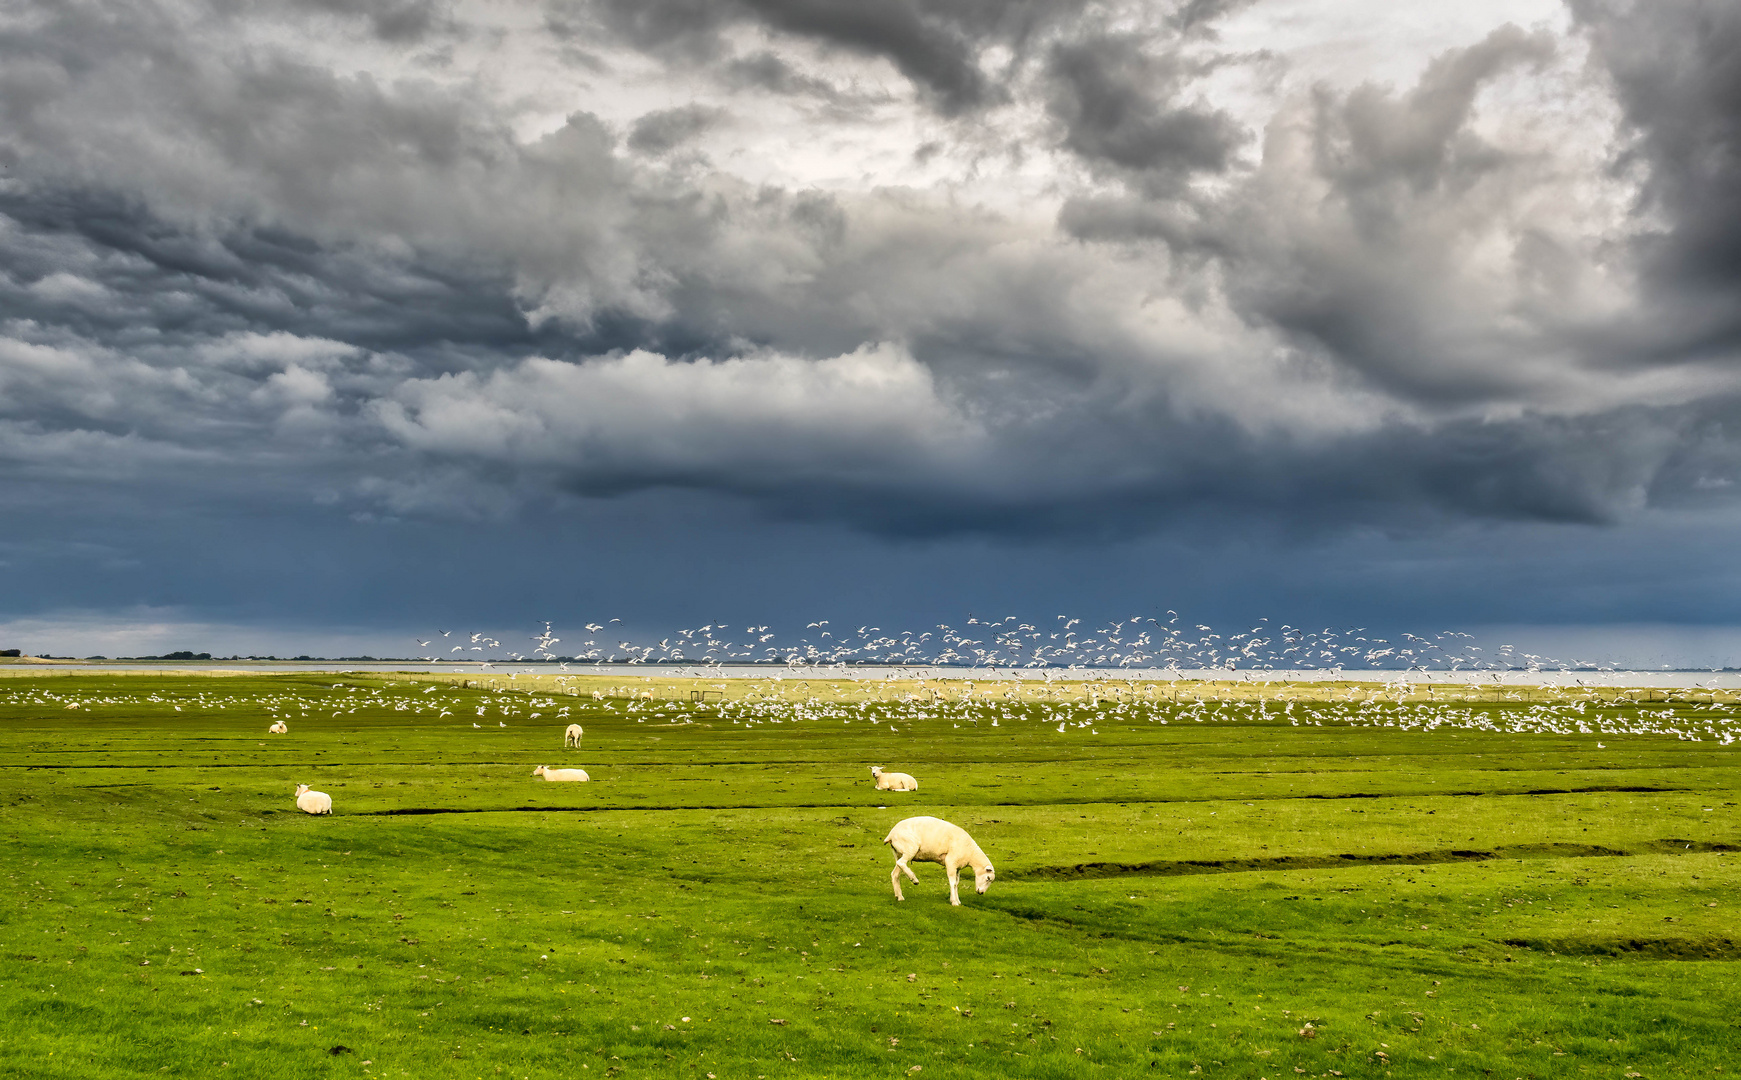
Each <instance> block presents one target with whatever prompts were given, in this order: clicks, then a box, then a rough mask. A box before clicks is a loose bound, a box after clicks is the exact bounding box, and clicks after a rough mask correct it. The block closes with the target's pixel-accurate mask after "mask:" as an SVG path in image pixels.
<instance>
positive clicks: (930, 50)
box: [556, 0, 1083, 114]
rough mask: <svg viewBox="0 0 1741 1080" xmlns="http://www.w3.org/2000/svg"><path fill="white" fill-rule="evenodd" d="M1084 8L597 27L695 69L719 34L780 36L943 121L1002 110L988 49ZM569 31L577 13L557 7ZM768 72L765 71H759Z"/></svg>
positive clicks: (784, 3)
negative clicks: (896, 84)
mask: <svg viewBox="0 0 1741 1080" xmlns="http://www.w3.org/2000/svg"><path fill="white" fill-rule="evenodd" d="M1082 6H1083V5H1082V4H1081V3H1079V2H1078V0H1025V2H1018V3H993V2H986V0H950V2H946V3H930V4H920V3H916V2H914V0H600V2H599V4H598V6H597V8H596V10H597V12H598V18H599V21H600V22H601V23H602V24H603V25H604V26H605V27H606V28H608V30H609V31H611V32H612V33H614V34H616V35H619V36H620V37H621V38H622V39H623V40H626V41H628V42H630V43H632V44H633V45H635V46H636V47H638V48H641V49H646V50H649V51H653V52H663V53H668V54H671V55H675V56H679V57H683V58H687V59H690V60H694V59H712V58H714V57H716V56H718V55H719V54H720V53H721V52H722V51H723V48H724V46H723V44H722V42H721V38H720V34H721V32H722V31H723V30H725V29H726V28H728V27H730V26H732V25H736V24H741V23H751V24H755V25H759V26H762V27H765V28H767V29H769V30H772V31H775V32H777V33H780V34H785V35H791V36H792V37H794V38H799V39H803V40H808V41H812V42H816V43H818V44H821V45H824V46H827V47H830V48H835V49H841V50H846V51H849V52H853V53H857V54H860V55H865V56H874V57H880V58H882V59H884V60H887V61H888V62H889V63H891V64H892V65H894V67H895V69H896V70H897V71H899V72H900V73H901V74H902V75H905V76H906V77H907V78H908V79H910V80H911V81H912V82H913V84H914V85H915V86H916V87H917V88H919V89H920V90H921V91H922V92H923V93H924V94H925V96H926V97H927V98H928V99H929V100H930V101H931V102H933V103H934V104H935V105H936V106H937V107H938V108H939V109H941V110H942V111H943V112H945V113H951V114H954V113H961V112H964V111H967V110H971V109H975V108H979V107H982V106H984V105H987V104H989V103H992V102H994V101H999V100H1002V99H1003V97H1004V90H1003V88H1002V87H1001V86H1000V85H999V84H998V83H997V82H996V81H995V80H994V79H993V78H992V77H991V76H989V75H988V74H987V73H986V72H985V71H984V70H982V68H981V65H980V59H979V58H980V53H981V52H982V51H983V50H984V49H985V48H986V47H987V46H989V45H992V44H998V43H1002V44H1010V45H1015V46H1020V45H1022V44H1023V43H1025V42H1026V41H1027V40H1028V38H1029V37H1030V36H1031V35H1033V34H1034V33H1035V32H1036V31H1037V30H1038V29H1040V28H1042V27H1044V26H1047V25H1050V24H1053V23H1055V22H1056V21H1058V20H1059V19H1061V18H1064V17H1066V16H1067V15H1068V14H1069V13H1071V12H1073V11H1075V10H1078V9H1079V8H1081V7H1082ZM556 10H557V11H559V12H561V15H560V16H559V19H560V20H561V21H564V22H572V21H573V20H574V18H575V17H576V13H577V12H579V11H583V10H585V7H584V5H581V4H576V3H564V4H560V5H558V6H557V7H556ZM761 64H762V66H763V68H764V69H765V68H767V67H768V64H767V61H766V60H765V59H764V60H762V61H761Z"/></svg>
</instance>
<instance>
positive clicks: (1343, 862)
mask: <svg viewBox="0 0 1741 1080" xmlns="http://www.w3.org/2000/svg"><path fill="white" fill-rule="evenodd" d="M1733 851H1741V846H1737V845H1734V844H1713V843H1705V842H1703V841H1697V840H1684V839H1676V838H1673V837H1670V838H1668V839H1664V840H1652V841H1650V842H1648V843H1644V844H1637V845H1634V846H1632V847H1628V848H1614V847H1602V846H1600V845H1596V844H1513V845H1508V846H1504V847H1496V848H1489V849H1486V850H1470V849H1460V848H1442V849H1438V850H1434V851H1401V852H1389V853H1381V854H1371V855H1366V854H1361V855H1356V854H1346V855H1278V856H1271V857H1264V858H1249V859H1167V860H1156V861H1154V862H1141V863H1114V862H1092V863H1077V864H1075V865H1073V866H1035V867H1030V868H1028V869H1026V870H1011V871H1008V872H1004V873H1000V874H999V876H1000V877H1006V878H1008V879H1010V880H1012V881H1013V880H1016V879H1027V880H1037V881H1071V880H1082V879H1090V878H1112V877H1186V876H1191V875H1197V874H1236V873H1249V872H1252V871H1269V870H1328V869H1334V868H1336V867H1340V866H1395V865H1405V866H1425V865H1433V864H1438V863H1459V862H1489V861H1492V860H1495V859H1571V858H1590V857H1597V858H1624V857H1628V856H1634V855H1692V854H1708V853H1712V852H1733Z"/></svg>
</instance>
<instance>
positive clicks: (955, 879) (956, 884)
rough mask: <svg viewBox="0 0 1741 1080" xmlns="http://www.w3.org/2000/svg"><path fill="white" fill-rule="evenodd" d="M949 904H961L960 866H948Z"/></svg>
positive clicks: (954, 905)
mask: <svg viewBox="0 0 1741 1080" xmlns="http://www.w3.org/2000/svg"><path fill="white" fill-rule="evenodd" d="M949 904H950V906H951V907H960V906H961V867H959V866H951V867H950V868H949Z"/></svg>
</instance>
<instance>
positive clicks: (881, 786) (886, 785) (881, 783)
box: [871, 765, 919, 791]
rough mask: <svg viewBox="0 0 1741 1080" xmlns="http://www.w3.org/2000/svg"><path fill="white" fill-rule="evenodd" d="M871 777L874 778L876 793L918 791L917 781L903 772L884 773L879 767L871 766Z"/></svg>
mask: <svg viewBox="0 0 1741 1080" xmlns="http://www.w3.org/2000/svg"><path fill="white" fill-rule="evenodd" d="M871 776H873V777H875V778H876V782H877V790H878V791H918V790H919V781H917V780H915V779H913V778H912V777H911V776H908V775H907V774H906V773H904V772H884V771H883V767H882V766H881V765H872V766H871Z"/></svg>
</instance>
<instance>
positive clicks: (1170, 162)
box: [1049, 35, 1245, 178]
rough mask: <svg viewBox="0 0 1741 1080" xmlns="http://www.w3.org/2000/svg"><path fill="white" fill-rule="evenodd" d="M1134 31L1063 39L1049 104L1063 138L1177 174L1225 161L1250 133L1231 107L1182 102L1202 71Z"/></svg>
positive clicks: (1104, 155) (1135, 167)
mask: <svg viewBox="0 0 1741 1080" xmlns="http://www.w3.org/2000/svg"><path fill="white" fill-rule="evenodd" d="M1144 45H1145V41H1144V40H1143V39H1141V38H1137V37H1133V36H1130V35H1113V36H1102V37H1094V38H1090V39H1087V40H1078V41H1072V42H1069V43H1066V44H1060V45H1058V46H1056V47H1055V48H1054V50H1053V52H1052V56H1051V60H1050V69H1051V74H1052V77H1053V80H1054V85H1055V90H1054V93H1053V97H1052V100H1051V101H1050V103H1049V107H1050V109H1051V111H1052V114H1053V115H1054V116H1056V117H1057V118H1058V121H1059V122H1060V123H1061V124H1062V125H1063V127H1064V137H1063V143H1064V145H1065V146H1066V147H1068V148H1069V149H1070V150H1072V151H1074V152H1075V153H1076V154H1078V155H1080V156H1082V157H1083V158H1086V159H1088V160H1090V161H1092V162H1095V163H1104V164H1108V165H1112V166H1115V167H1117V168H1121V169H1129V170H1132V171H1135V172H1139V173H1147V174H1149V175H1150V176H1153V177H1160V178H1177V177H1181V176H1186V175H1189V174H1190V173H1193V172H1200V171H1209V172H1218V171H1220V170H1221V169H1223V168H1225V167H1226V165H1227V163H1228V160H1229V158H1230V157H1231V156H1232V154H1233V152H1234V150H1235V148H1237V147H1238V145H1239V144H1240V143H1241V142H1242V141H1243V140H1244V137H1245V133H1244V132H1243V131H1242V130H1241V129H1240V127H1239V125H1238V124H1237V123H1236V122H1235V121H1234V120H1233V119H1232V118H1231V117H1229V116H1228V115H1227V114H1226V113H1224V112H1222V111H1220V110H1216V109H1211V108H1208V107H1205V106H1202V105H1193V104H1189V103H1179V102H1178V101H1176V100H1175V99H1176V98H1177V97H1178V95H1179V93H1180V90H1181V89H1182V87H1183V85H1184V84H1185V83H1186V82H1187V81H1188V80H1189V78H1190V77H1191V76H1192V75H1193V74H1195V72H1193V71H1192V70H1191V67H1190V64H1189V62H1188V61H1186V60H1185V59H1183V58H1182V57H1181V56H1180V55H1179V54H1177V53H1176V52H1166V53H1161V54H1159V55H1155V54H1152V53H1150V52H1148V51H1146V50H1145V48H1144Z"/></svg>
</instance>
